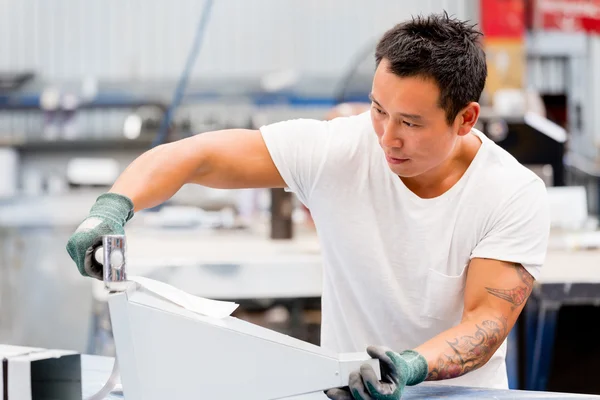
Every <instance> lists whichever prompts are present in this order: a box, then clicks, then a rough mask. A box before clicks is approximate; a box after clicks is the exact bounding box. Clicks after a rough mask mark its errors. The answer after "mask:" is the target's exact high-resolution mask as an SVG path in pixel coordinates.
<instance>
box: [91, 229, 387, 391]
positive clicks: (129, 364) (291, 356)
mask: <svg viewBox="0 0 600 400" xmlns="http://www.w3.org/2000/svg"><path fill="white" fill-rule="evenodd" d="M125 252H126V244H125V237H124V236H116V235H115V236H106V237H104V238H103V263H104V282H105V286H106V287H107V289H108V290H109V291H111V293H110V295H109V300H108V303H109V309H110V316H111V323H112V327H113V334H114V340H115V345H116V352H117V359H118V363H119V368H120V370H121V382H122V385H123V392H124V395H125V398H126V399H127V400H142V399H143V400H158V399H161V400H162V399H165V398H169V399H192V398H203V399H214V400H219V399H241V398H243V399H247V400H252V399H256V400H267V399H296V400H301V399H306V400H308V399H324V398H326V397H325V396H324V394H323V392H324V390H327V389H330V388H334V387H342V386H347V385H348V376H349V374H350V373H351V372H352V371H354V370H358V369H359V367H360V365H361V364H363V363H369V364H371V365H372V366H373V368H374V369H375V371H376V373H378V374H379V363H378V361H377V360H373V359H370V357H369V356H368V355H367V354H366V353H348V354H335V353H332V352H329V351H327V350H326V349H323V348H321V347H319V346H315V345H313V344H310V343H307V342H304V341H301V340H298V339H295V338H292V337H290V336H286V335H283V334H280V333H278V332H275V331H272V330H269V329H266V328H263V327H260V326H257V325H254V324H252V323H249V322H246V321H243V320H240V319H238V318H235V317H232V316H229V315H226V316H224V317H223V318H219V317H214V316H210V315H201V313H198V312H194V311H191V310H190V309H188V308H186V307H182V305H185V304H183V303H181V302H179V304H177V302H173V301H171V300H172V299H171V300H168V299H167V298H165V297H163V296H161V295H160V294H157V292H155V291H152V290H148V289H147V288H145V287H144V286H143V285H138V284H136V283H135V282H131V281H128V280H127V274H126V262H125V259H126V257H125ZM175 290H176V289H175ZM188 296H189V295H188ZM198 300H202V299H198ZM208 314H210V313H208Z"/></svg>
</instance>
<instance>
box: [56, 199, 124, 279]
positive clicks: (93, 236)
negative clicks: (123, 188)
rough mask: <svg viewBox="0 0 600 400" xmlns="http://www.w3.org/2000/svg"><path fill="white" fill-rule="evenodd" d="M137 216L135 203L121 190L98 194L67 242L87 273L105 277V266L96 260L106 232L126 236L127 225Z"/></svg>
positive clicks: (80, 266)
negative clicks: (86, 215)
mask: <svg viewBox="0 0 600 400" xmlns="http://www.w3.org/2000/svg"><path fill="white" fill-rule="evenodd" d="M131 217H133V203H132V201H131V200H130V199H128V198H127V197H125V196H122V195H120V194H117V193H105V194H103V195H101V196H100V197H98V199H97V200H96V203H95V204H94V205H93V206H92V209H91V210H90V214H89V215H88V217H87V218H86V219H85V220H84V221H83V222H82V223H81V225H79V227H78V228H77V230H76V231H75V233H73V235H71V237H70V238H69V241H68V242H67V252H68V253H69V255H70V256H71V258H72V259H73V261H75V264H76V265H77V269H78V270H79V272H80V273H81V275H83V276H90V277H93V278H96V279H102V278H103V272H102V265H101V264H99V263H98V262H97V261H96V260H95V259H94V251H95V250H96V248H97V247H98V246H100V245H101V244H102V236H104V235H115V234H116V235H122V234H124V233H125V230H124V228H123V227H124V226H125V223H126V222H127V221H129V219H131Z"/></svg>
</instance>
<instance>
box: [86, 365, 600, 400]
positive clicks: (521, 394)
mask: <svg viewBox="0 0 600 400" xmlns="http://www.w3.org/2000/svg"><path fill="white" fill-rule="evenodd" d="M113 362H114V361H113V359H112V358H110V357H100V356H90V355H83V356H82V360H81V365H82V370H83V396H84V397H87V396H90V395H92V394H94V393H96V392H97V391H98V390H99V389H100V388H101V387H102V385H104V382H106V380H107V379H108V376H109V375H110V371H111V369H112V365H113ZM427 398H444V399H600V396H588V395H577V394H566V393H550V392H533V391H516V390H498V389H480V388H465V387H456V386H438V385H428V384H427V383H423V384H421V385H418V386H414V387H409V388H407V389H406V392H405V394H404V396H403V397H402V399H403V400H413V399H427ZM117 399H124V400H126V398H125V397H123V395H122V392H120V391H115V392H114V393H113V394H111V395H109V397H107V398H106V400H117ZM301 399H304V398H301V397H299V398H298V400H301ZM305 399H306V400H327V397H326V396H325V395H322V396H311V397H305Z"/></svg>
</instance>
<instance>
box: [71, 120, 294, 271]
mask: <svg viewBox="0 0 600 400" xmlns="http://www.w3.org/2000/svg"><path fill="white" fill-rule="evenodd" d="M187 183H197V184H200V185H204V186H209V187H213V188H222V189H234V188H252V187H254V188H259V187H262V188H269V187H285V183H284V180H283V179H282V177H281V175H280V174H279V172H278V170H277V168H276V167H275V164H274V163H273V160H272V158H271V156H270V153H269V151H268V150H267V146H266V145H265V142H264V140H263V137H262V134H261V132H260V131H253V130H241V129H236V130H224V131H217V132H208V133H203V134H201V135H197V136H193V137H191V138H187V139H183V140H180V141H177V142H173V143H169V144H165V145H162V146H158V147H156V148H154V149H152V150H149V151H147V152H146V153H144V154H142V155H141V156H140V157H138V158H137V159H136V160H135V161H134V162H133V163H131V164H130V165H129V166H128V167H127V169H126V170H125V171H124V172H123V173H122V174H121V176H119V178H118V179H117V181H116V182H115V184H114V185H113V187H112V188H111V190H110V192H109V193H105V194H103V195H101V196H100V197H98V199H97V200H96V203H94V205H93V206H92V208H91V210H90V213H89V215H88V217H87V218H86V219H85V220H84V221H83V222H82V223H81V224H80V225H79V227H78V228H77V230H76V231H75V233H73V235H71V237H70V238H69V241H68V242H67V252H68V253H69V255H70V256H71V258H72V259H73V261H75V264H76V265H77V268H78V270H79V272H80V273H81V274H82V275H84V276H91V277H94V278H97V279H102V275H103V267H102V265H101V264H99V263H98V262H97V261H96V260H95V258H94V256H93V254H94V252H95V250H96V248H97V247H98V246H100V245H101V243H102V236H103V235H109V234H110V235H114V234H118V235H122V234H124V233H125V231H124V226H125V224H126V223H127V221H129V219H130V218H131V217H133V213H134V212H135V211H140V210H143V209H146V208H151V207H154V206H157V205H159V204H161V203H163V202H165V201H166V200H168V199H170V198H171V197H172V196H173V195H174V194H175V193H177V191H179V189H181V187H182V186H183V185H185V184H187Z"/></svg>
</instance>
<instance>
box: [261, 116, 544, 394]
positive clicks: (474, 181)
mask: <svg viewBox="0 0 600 400" xmlns="http://www.w3.org/2000/svg"><path fill="white" fill-rule="evenodd" d="M261 132H262V136H263V138H264V140H265V143H266V145H267V148H268V150H269V152H270V154H271V157H272V158H273V161H274V163H275V165H276V166H277V169H278V170H279V172H280V174H281V176H282V177H283V179H284V180H285V182H286V184H287V185H288V187H289V189H290V190H291V191H292V192H294V193H295V194H296V195H297V196H298V197H299V199H300V201H302V203H304V204H305V205H306V206H307V207H308V208H309V209H310V211H311V215H312V217H313V218H314V221H315V225H316V229H317V233H318V235H319V240H320V243H321V247H322V255H323V260H324V268H323V296H322V327H321V346H323V347H326V348H329V349H331V350H333V351H337V352H354V351H364V350H365V349H366V347H367V346H368V345H371V344H376V345H385V346H388V347H391V348H392V349H394V350H396V351H402V350H405V349H411V348H415V347H417V346H419V345H421V344H422V343H424V342H426V341H427V340H429V339H431V338H433V337H434V336H436V335H437V334H439V333H441V332H443V331H444V330H447V329H449V328H450V327H452V326H455V325H457V324H458V323H459V322H460V320H461V316H462V312H463V299H464V286H465V279H466V273H465V272H466V267H467V265H468V263H469V261H470V260H471V259H472V258H474V257H482V258H492V259H499V260H504V261H510V262H515V263H521V264H522V265H523V266H524V267H525V268H527V270H528V271H529V272H530V273H531V274H532V275H533V276H534V277H538V275H539V272H540V267H541V266H542V264H543V262H544V258H545V254H546V246H547V241H548V233H549V225H550V220H549V213H548V206H547V198H546V189H545V186H544V183H543V181H542V180H541V179H539V178H538V177H537V176H536V175H535V174H534V173H533V172H531V171H530V170H529V169H527V168H526V167H524V166H522V165H521V164H519V163H518V162H517V161H516V159H515V158H513V157H512V156H511V155H510V154H509V153H508V152H506V151H505V150H503V149H502V148H501V147H499V146H498V145H496V144H495V143H494V142H493V141H491V140H490V139H489V138H487V137H486V136H485V135H484V134H482V133H481V132H479V131H477V130H473V132H472V134H475V135H477V136H478V137H479V138H480V139H481V141H482V146H481V147H480V149H479V150H478V152H477V155H476V156H475V158H474V160H473V162H472V163H471V165H470V166H469V168H468V169H467V171H466V172H465V174H464V175H463V176H462V178H461V179H460V180H459V181H458V182H457V183H456V184H455V185H454V186H453V187H452V188H451V189H449V190H448V191H447V192H446V193H444V194H442V195H441V196H439V197H436V198H432V199H422V198H420V197H418V196H417V195H415V194H414V193H413V192H411V191H410V190H409V189H408V188H407V187H406V186H405V185H404V184H403V182H402V180H401V179H400V178H399V177H398V176H396V175H395V174H394V173H393V172H392V171H391V170H390V168H389V166H388V165H387V162H386V160H385V157H384V153H383V150H382V149H381V148H380V147H379V144H378V140H377V136H376V134H375V132H374V130H373V127H372V125H371V119H370V115H369V112H367V113H364V114H361V115H359V116H353V117H347V118H337V119H335V120H332V121H317V120H307V119H300V120H291V121H284V122H279V123H275V124H272V125H268V126H264V127H262V128H261ZM473 333H475V332H473ZM505 355H506V342H504V343H503V344H502V346H501V347H500V348H499V350H498V351H497V352H496V354H494V356H493V357H492V358H491V359H490V361H489V362H488V363H487V364H486V365H484V366H482V367H481V368H480V369H478V370H475V371H473V372H470V373H468V374H465V375H464V376H462V377H459V378H455V379H449V380H444V381H440V382H439V383H440V384H444V385H464V386H479V387H496V388H507V387H508V381H507V374H506V363H505Z"/></svg>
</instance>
